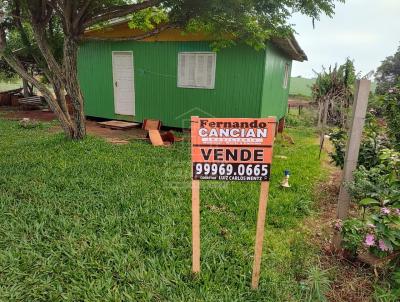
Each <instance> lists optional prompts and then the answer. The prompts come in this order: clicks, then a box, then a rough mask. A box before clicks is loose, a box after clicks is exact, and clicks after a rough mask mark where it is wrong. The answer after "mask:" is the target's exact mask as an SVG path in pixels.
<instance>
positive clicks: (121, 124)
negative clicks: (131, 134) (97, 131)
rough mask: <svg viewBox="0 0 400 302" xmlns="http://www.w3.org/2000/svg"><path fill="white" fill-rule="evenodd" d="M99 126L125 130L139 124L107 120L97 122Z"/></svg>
mask: <svg viewBox="0 0 400 302" xmlns="http://www.w3.org/2000/svg"><path fill="white" fill-rule="evenodd" d="M98 124H99V125H100V126H101V127H104V128H110V129H113V130H127V129H132V128H137V127H139V126H140V124H139V123H131V122H123V121H107V122H98Z"/></svg>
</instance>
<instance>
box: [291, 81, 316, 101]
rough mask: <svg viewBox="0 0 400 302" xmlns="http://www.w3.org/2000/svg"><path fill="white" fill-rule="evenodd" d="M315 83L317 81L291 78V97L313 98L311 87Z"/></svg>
mask: <svg viewBox="0 0 400 302" xmlns="http://www.w3.org/2000/svg"><path fill="white" fill-rule="evenodd" d="M314 83H315V79H306V78H299V77H295V78H291V80H290V91H289V94H290V95H296V96H305V97H311V86H312V85H313V84H314Z"/></svg>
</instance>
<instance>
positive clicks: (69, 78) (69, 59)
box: [64, 36, 86, 139]
mask: <svg viewBox="0 0 400 302" xmlns="http://www.w3.org/2000/svg"><path fill="white" fill-rule="evenodd" d="M77 58H78V43H77V41H76V40H75V39H74V38H73V37H69V36H66V37H65V39H64V68H65V88H66V91H67V93H68V95H69V96H70V98H71V103H72V106H73V109H74V110H73V119H74V123H75V126H76V133H75V135H74V137H73V138H74V139H82V138H84V137H85V135H86V123H85V113H84V107H83V96H82V92H81V88H80V85H79V81H78V68H77Z"/></svg>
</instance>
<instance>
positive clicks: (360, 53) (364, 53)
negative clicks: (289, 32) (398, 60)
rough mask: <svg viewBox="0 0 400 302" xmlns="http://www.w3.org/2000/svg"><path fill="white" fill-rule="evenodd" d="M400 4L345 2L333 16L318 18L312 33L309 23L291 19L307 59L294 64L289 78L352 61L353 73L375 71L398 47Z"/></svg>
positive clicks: (393, 1)
mask: <svg viewBox="0 0 400 302" xmlns="http://www.w3.org/2000/svg"><path fill="white" fill-rule="evenodd" d="M399 12H400V0H380V1H376V0H348V1H346V4H344V5H343V4H338V5H337V7H336V14H335V16H334V17H333V18H332V19H330V18H328V17H325V16H324V17H322V18H321V21H319V22H316V27H315V29H313V27H312V24H311V20H310V19H309V18H307V17H304V16H301V15H295V16H293V18H292V20H291V21H292V22H291V23H294V24H295V29H296V31H297V32H298V35H297V39H298V41H299V43H300V46H301V47H302V48H303V49H304V51H305V52H306V54H307V55H308V57H309V61H308V62H305V63H297V62H296V63H294V65H293V72H292V74H293V75H303V76H313V75H314V74H313V72H312V69H315V70H320V69H321V66H322V65H324V66H329V65H333V64H335V63H336V62H337V63H342V62H343V61H344V60H345V59H346V57H350V58H352V59H354V60H355V64H356V68H357V70H359V71H361V72H362V73H367V72H369V71H370V70H372V69H376V68H377V67H378V66H379V65H380V62H381V61H382V60H384V59H385V57H387V56H389V55H391V54H393V53H394V52H395V51H396V49H397V47H398V46H399V43H400V18H399V15H398V14H399Z"/></svg>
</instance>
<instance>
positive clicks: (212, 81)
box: [177, 51, 217, 89]
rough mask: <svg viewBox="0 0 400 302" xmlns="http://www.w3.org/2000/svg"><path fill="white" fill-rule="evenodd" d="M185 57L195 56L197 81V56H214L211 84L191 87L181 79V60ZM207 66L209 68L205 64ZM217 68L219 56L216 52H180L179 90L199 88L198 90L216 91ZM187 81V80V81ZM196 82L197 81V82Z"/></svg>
mask: <svg viewBox="0 0 400 302" xmlns="http://www.w3.org/2000/svg"><path fill="white" fill-rule="evenodd" d="M184 55H195V56H196V57H195V58H196V59H195V62H196V63H195V64H196V65H195V79H196V72H197V69H198V65H197V56H198V55H212V58H213V64H212V67H211V83H210V84H209V85H196V84H195V85H191V84H188V83H185V81H184V80H185V79H182V78H181V60H182V57H183V56H184ZM205 66H207V62H205ZM216 66H217V54H216V53H215V52H211V51H190V52H179V53H178V69H177V70H178V76H177V79H178V81H177V86H178V87H179V88H197V89H214V88H215V72H216ZM186 80H187V79H186ZM195 82H196V80H195Z"/></svg>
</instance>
